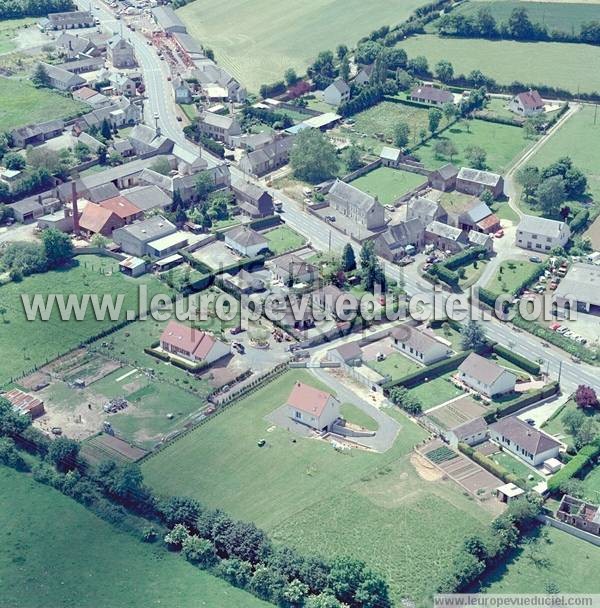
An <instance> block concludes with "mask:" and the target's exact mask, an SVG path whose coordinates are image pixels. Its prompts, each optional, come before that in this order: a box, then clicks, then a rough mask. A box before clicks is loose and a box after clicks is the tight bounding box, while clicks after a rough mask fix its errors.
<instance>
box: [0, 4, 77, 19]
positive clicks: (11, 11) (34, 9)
mask: <svg viewBox="0 0 600 608" xmlns="http://www.w3.org/2000/svg"><path fill="white" fill-rule="evenodd" d="M75 9H76V7H75V5H74V4H73V2H72V0H0V19H20V18H22V17H43V16H45V15H47V14H48V13H61V12H64V11H73V10H75Z"/></svg>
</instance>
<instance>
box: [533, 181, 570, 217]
mask: <svg viewBox="0 0 600 608" xmlns="http://www.w3.org/2000/svg"><path fill="white" fill-rule="evenodd" d="M566 196H567V195H566V192H565V183H564V180H563V178H562V177H560V176H559V175H555V176H553V177H549V178H547V179H544V180H543V181H542V182H541V183H540V185H539V186H538V188H537V191H536V197H537V202H538V205H539V207H540V208H541V210H542V211H543V212H544V213H545V214H546V215H557V214H558V212H559V211H560V207H561V205H562V204H563V203H564V202H565V200H566Z"/></svg>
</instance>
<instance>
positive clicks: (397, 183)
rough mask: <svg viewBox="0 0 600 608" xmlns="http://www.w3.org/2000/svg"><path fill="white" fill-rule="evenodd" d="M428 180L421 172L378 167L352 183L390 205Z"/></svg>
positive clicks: (384, 203) (382, 202)
mask: <svg viewBox="0 0 600 608" xmlns="http://www.w3.org/2000/svg"><path fill="white" fill-rule="evenodd" d="M426 181H427V178H425V177H424V176H423V175H420V174H419V173H410V172H408V171H401V170H399V169H392V168H390V167H378V168H377V169H374V170H373V171H369V172H368V173H366V174H365V175H362V176H361V177H358V178H356V179H355V180H353V181H351V182H350V183H351V184H352V186H354V187H355V188H358V189H359V190H362V191H363V192H366V193H367V194H370V195H371V196H374V197H375V198H376V199H377V200H378V201H379V202H380V203H381V204H382V205H388V204H391V203H393V202H394V201H395V200H397V199H398V198H400V197H401V196H402V195H404V194H406V193H407V192H410V191H411V190H414V189H415V188H416V187H417V186H421V185H422V184H424V183H425V182H426Z"/></svg>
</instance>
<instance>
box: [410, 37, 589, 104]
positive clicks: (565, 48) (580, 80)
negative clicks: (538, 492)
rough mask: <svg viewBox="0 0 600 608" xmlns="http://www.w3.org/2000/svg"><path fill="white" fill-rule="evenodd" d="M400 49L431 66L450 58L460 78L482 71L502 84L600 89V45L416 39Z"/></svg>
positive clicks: (583, 89) (570, 89) (433, 38)
mask: <svg viewBox="0 0 600 608" xmlns="http://www.w3.org/2000/svg"><path fill="white" fill-rule="evenodd" d="M400 46H401V47H402V48H403V49H404V50H405V51H406V52H407V53H408V56H409V57H415V56H417V55H423V56H425V57H427V60H428V61H429V65H430V66H434V65H435V64H436V63H437V62H438V61H440V60H442V59H446V60H448V61H450V62H451V63H452V65H453V66H454V72H455V74H461V73H462V74H469V72H471V71H472V70H481V71H482V72H483V73H484V74H486V75H487V76H491V77H492V78H494V79H495V80H497V81H498V82H500V83H502V84H510V83H511V82H513V81H515V80H518V81H519V82H522V83H524V84H532V85H534V86H535V85H539V84H548V85H551V86H554V87H561V88H564V89H568V90H569V91H572V92H573V93H576V92H577V90H578V89H579V90H580V91H581V92H585V93H590V92H592V91H600V72H593V71H592V72H590V70H589V66H590V65H594V64H597V63H598V61H600V47H597V46H592V45H588V44H576V43H573V44H569V43H558V42H515V41H513V40H480V39H466V38H439V37H437V36H434V35H432V34H425V35H422V36H414V37H411V38H408V39H407V40H405V41H403V42H402V43H401V44H400Z"/></svg>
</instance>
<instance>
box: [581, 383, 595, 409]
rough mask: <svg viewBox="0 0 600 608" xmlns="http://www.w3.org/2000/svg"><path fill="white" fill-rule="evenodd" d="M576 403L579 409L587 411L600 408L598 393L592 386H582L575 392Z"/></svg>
mask: <svg viewBox="0 0 600 608" xmlns="http://www.w3.org/2000/svg"><path fill="white" fill-rule="evenodd" d="M575 403H577V407H579V408H581V409H583V410H586V409H597V408H598V407H600V403H599V402H598V396H597V395H596V391H595V390H594V389H593V388H592V387H591V386H585V385H584V384H580V385H579V386H578V387H577V390H576V391H575Z"/></svg>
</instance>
